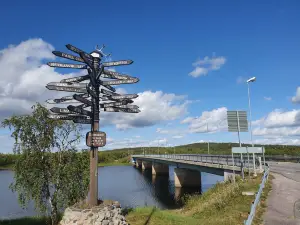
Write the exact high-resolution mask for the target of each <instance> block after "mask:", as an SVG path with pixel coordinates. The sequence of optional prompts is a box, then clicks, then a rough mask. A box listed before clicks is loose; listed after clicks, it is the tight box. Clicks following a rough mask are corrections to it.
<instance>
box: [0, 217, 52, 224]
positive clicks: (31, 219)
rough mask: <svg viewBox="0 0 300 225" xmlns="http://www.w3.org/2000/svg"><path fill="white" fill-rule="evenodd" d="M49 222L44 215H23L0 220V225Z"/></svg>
mask: <svg viewBox="0 0 300 225" xmlns="http://www.w3.org/2000/svg"><path fill="white" fill-rule="evenodd" d="M46 224H51V222H50V220H49V218H46V217H24V218H20V219H12V220H0V225H46Z"/></svg>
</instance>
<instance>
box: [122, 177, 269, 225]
mask: <svg viewBox="0 0 300 225" xmlns="http://www.w3.org/2000/svg"><path fill="white" fill-rule="evenodd" d="M260 183H261V176H257V177H256V178H253V179H250V180H245V181H242V180H238V181H237V182H236V184H232V183H229V182H226V183H218V184H216V185H215V186H214V187H213V188H211V189H209V190H208V191H207V192H205V193H204V194H203V195H198V196H189V197H187V199H186V202H185V206H184V207H183V208H182V209H179V210H160V209H156V208H149V207H147V208H137V209H133V210H132V211H131V212H129V213H128V215H127V216H126V219H127V221H128V223H130V224H131V225H145V224H147V225H155V224H170V225H171V224H174V225H177V224H178V225H179V224H188V225H194V224H199V225H200V224H210V225H220V224H221V225H237V224H243V222H244V220H246V219H247V217H248V213H249V212H250V207H251V202H252V201H254V199H255V196H244V195H242V192H243V191H254V192H256V191H258V188H259V184H260ZM265 197H266V196H265ZM263 201H264V200H263ZM260 210H261V209H260ZM261 216H262V213H260V212H259V213H257V217H258V219H257V220H258V221H260V217H261Z"/></svg>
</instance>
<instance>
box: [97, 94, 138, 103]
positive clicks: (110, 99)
mask: <svg viewBox="0 0 300 225" xmlns="http://www.w3.org/2000/svg"><path fill="white" fill-rule="evenodd" d="M111 97H112V96H105V95H104V96H101V97H100V99H101V101H116V102H119V101H123V100H126V101H128V103H133V101H132V100H131V99H129V98H120V99H112V98H111Z"/></svg>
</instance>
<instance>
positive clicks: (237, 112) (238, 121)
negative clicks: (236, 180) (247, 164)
mask: <svg viewBox="0 0 300 225" xmlns="http://www.w3.org/2000/svg"><path fill="white" fill-rule="evenodd" d="M236 116H237V125H238V136H239V143H240V147H242V143H241V139H240V117H239V111H236ZM241 169H242V178H243V180H244V166H243V155H242V153H241Z"/></svg>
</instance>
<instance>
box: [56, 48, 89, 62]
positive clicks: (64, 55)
mask: <svg viewBox="0 0 300 225" xmlns="http://www.w3.org/2000/svg"><path fill="white" fill-rule="evenodd" d="M52 53H53V54H54V55H56V56H58V57H62V58H66V59H71V60H74V61H77V62H84V61H83V59H82V58H80V57H78V56H74V55H70V54H67V53H64V52H60V51H53V52H52Z"/></svg>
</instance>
